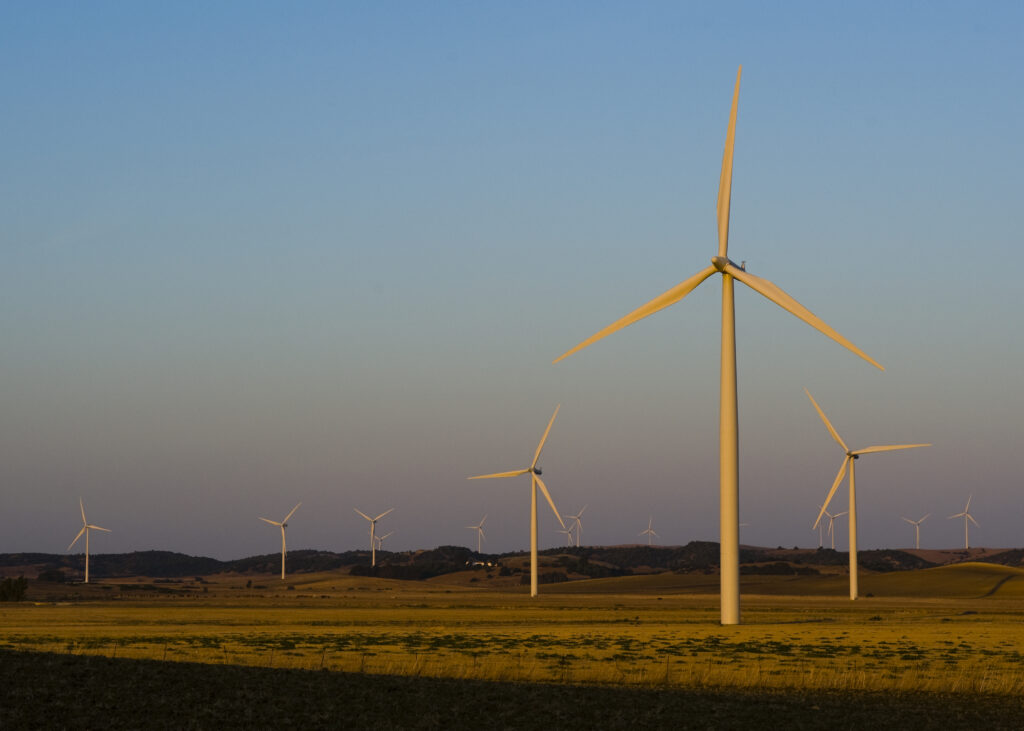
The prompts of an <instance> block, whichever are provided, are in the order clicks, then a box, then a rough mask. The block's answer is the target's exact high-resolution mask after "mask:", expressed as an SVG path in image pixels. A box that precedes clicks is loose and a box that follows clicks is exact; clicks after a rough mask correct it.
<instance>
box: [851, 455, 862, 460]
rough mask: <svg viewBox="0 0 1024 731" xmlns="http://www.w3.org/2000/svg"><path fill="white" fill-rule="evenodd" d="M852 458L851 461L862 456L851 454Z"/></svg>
mask: <svg viewBox="0 0 1024 731" xmlns="http://www.w3.org/2000/svg"><path fill="white" fill-rule="evenodd" d="M850 458H851V459H860V455H859V454H851V455H850Z"/></svg>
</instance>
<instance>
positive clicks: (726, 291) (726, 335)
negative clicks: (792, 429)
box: [555, 66, 882, 624]
mask: <svg viewBox="0 0 1024 731" xmlns="http://www.w3.org/2000/svg"><path fill="white" fill-rule="evenodd" d="M742 71H743V67H742V66H741V67H740V69H739V70H738V71H737V72H736V88H735V90H734V91H733V97H732V111H731V112H730V114H729V127H728V131H727V132H726V136H725V152H724V153H723V155H722V174H721V177H720V178H719V184H718V253H717V255H716V256H714V257H712V259H711V266H709V267H706V268H704V269H702V270H701V271H699V272H697V273H696V274H694V275H693V276H692V277H690V278H689V279H687V280H685V281H683V282H680V283H679V284H677V285H676V286H675V287H673V288H672V289H670V290H668V291H667V292H665V293H664V294H662V295H660V296H659V297H656V298H655V299H653V300H651V301H650V302H648V303H647V304H646V305H644V306H642V307H640V308H639V309H636V310H634V311H633V312H631V313H630V314H628V315H626V316H625V317H623V318H622V319H620V320H619V321H618V322H615V323H613V324H611V325H609V326H608V327H606V328H605V329H604V330H601V331H600V332H599V333H597V334H596V335H592V336H591V337H589V338H588V339H586V340H584V341H583V342H582V343H580V344H579V345H577V346H576V347H575V348H573V349H572V350H569V351H567V352H566V353H564V354H562V355H560V356H559V357H558V358H556V359H555V362H556V363H557V362H558V361H560V360H562V359H563V358H566V357H568V356H570V355H572V354H573V353H575V352H577V351H579V350H582V349H583V348H585V347H587V346H588V345H591V344H592V343H595V342H597V341H598V340H600V339H601V338H603V337H605V336H607V335H610V334H611V333H613V332H616V331H617V330H621V329H622V328H624V327H626V326H627V325H632V324H633V323H634V322H637V321H638V320H641V319H643V318H645V317H647V316H648V315H652V314H654V313H655V312H658V311H659V310H663V309H665V308H666V307H668V306H670V305H673V304H675V303H676V302H678V301H679V300H681V299H683V297H685V296H686V295H688V294H689V293H690V292H692V291H693V290H694V289H696V287H697V286H698V285H699V284H700V283H701V282H703V281H704V280H705V279H707V278H708V277H710V276H711V275H712V274H721V275H722V349H721V382H720V392H719V432H718V433H719V500H720V504H721V508H720V513H719V537H720V542H719V550H720V551H721V558H720V560H719V565H720V567H721V602H722V624H739V621H740V537H739V522H740V519H739V425H738V420H739V415H738V410H737V395H736V314H735V306H734V302H733V280H734V279H736V280H739V281H740V282H742V283H743V284H745V285H747V286H748V287H750V288H751V289H753V290H754V291H755V292H757V293H758V294H760V295H762V296H764V297H765V298H767V299H769V300H771V301H772V302H774V303H775V304H777V305H778V306H779V307H781V308H782V309H784V310H786V311H787V312H789V313H790V314H792V315H795V316H796V317H798V318H800V319H801V320H803V321H804V322H806V323H807V324H808V325H810V326H811V327H813V328H815V329H816V330H818V331H820V332H822V333H824V334H825V335H827V336H828V337H830V338H832V339H833V340H835V341H836V342H837V343H839V344H840V345H842V346H843V347H844V348H847V349H848V350H850V351H852V352H853V353H855V354H857V355H859V356H860V357H861V358H863V359H864V360H866V361H868V362H869V363H871V364H872V365H874V366H877V367H878V368H879V369H881V368H882V366H881V365H879V364H878V363H877V362H875V361H874V360H873V359H871V358H870V357H869V356H868V355H867V354H866V353H864V352H863V351H862V350H860V349H859V348H858V347H857V346H855V345H854V344H853V343H851V342H850V341H849V340H847V339H846V338H844V337H843V336H842V335H840V334H839V333H838V332H836V331H835V330H833V329H832V328H831V327H830V326H829V325H828V324H827V323H825V322H824V321H823V320H821V319H819V318H818V317H817V316H815V315H814V314H813V313H812V312H811V311H810V310H808V309H807V308H806V307H804V306H803V305H801V304H800V303H799V302H797V301H796V300H795V299H793V298H792V297H790V296H789V295H788V294H786V293H785V292H784V291H782V290H781V289H780V288H779V287H778V286H776V285H775V284H773V283H772V282H769V281H768V280H767V279H762V278H760V277H756V276H754V275H753V274H749V273H748V272H747V270H746V267H745V266H744V265H743V264H742V263H741V264H739V265H737V264H736V263H735V262H733V261H732V260H731V259H730V258H729V255H728V254H729V207H730V203H731V197H732V158H733V148H734V146H735V138H736V109H737V105H738V103H739V95H740V74H741V73H742ZM694 345H695V346H696V347H697V348H698V349H699V348H702V347H703V343H695V344H694Z"/></svg>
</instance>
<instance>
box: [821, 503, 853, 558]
mask: <svg viewBox="0 0 1024 731" xmlns="http://www.w3.org/2000/svg"><path fill="white" fill-rule="evenodd" d="M847 512H848V511H845V510H844V511H843V512H842V513H836V514H835V515H832V513H830V512H828V511H827V510H826V511H825V515H826V516H828V535H829V537H830V538H831V539H832V550H833V551H834V550H836V531H835V527H834V526H833V525H832V524H833V523H835V520H836V518H842V517H843V516H844V515H846V513H847Z"/></svg>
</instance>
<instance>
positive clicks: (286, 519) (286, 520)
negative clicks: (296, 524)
mask: <svg viewBox="0 0 1024 731" xmlns="http://www.w3.org/2000/svg"><path fill="white" fill-rule="evenodd" d="M299 505H302V503H299ZM299 505H296V506H295V507H294V508H292V512H290V513H288V515H286V516H284V520H282V521H281V522H282V523H287V522H288V519H289V518H290V517H292V516H293V515H295V511H296V510H298V509H299Z"/></svg>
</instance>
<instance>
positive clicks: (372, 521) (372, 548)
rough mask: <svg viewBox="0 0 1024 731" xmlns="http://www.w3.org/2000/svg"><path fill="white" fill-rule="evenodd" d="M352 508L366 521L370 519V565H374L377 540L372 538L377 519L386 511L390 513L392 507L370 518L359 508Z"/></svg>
mask: <svg viewBox="0 0 1024 731" xmlns="http://www.w3.org/2000/svg"><path fill="white" fill-rule="evenodd" d="M352 509H353V510H355V511H356V512H357V513H359V514H360V515H361V516H363V517H364V518H366V519H367V520H368V521H370V565H371V566H376V565H377V541H375V540H374V539H375V538H376V536H377V533H376V530H377V521H378V520H380V519H381V518H383V517H384V516H385V515H387V514H388V513H390V512H391V511H392V510H394V508H389V509H388V510H385V511H384V512H383V513H381V514H380V515H378V516H377V517H376V518H371V517H370V516H369V515H367V514H366V513H364V512H363V511H362V510H360V509H359V508H352ZM389 535H390V534H389Z"/></svg>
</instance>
